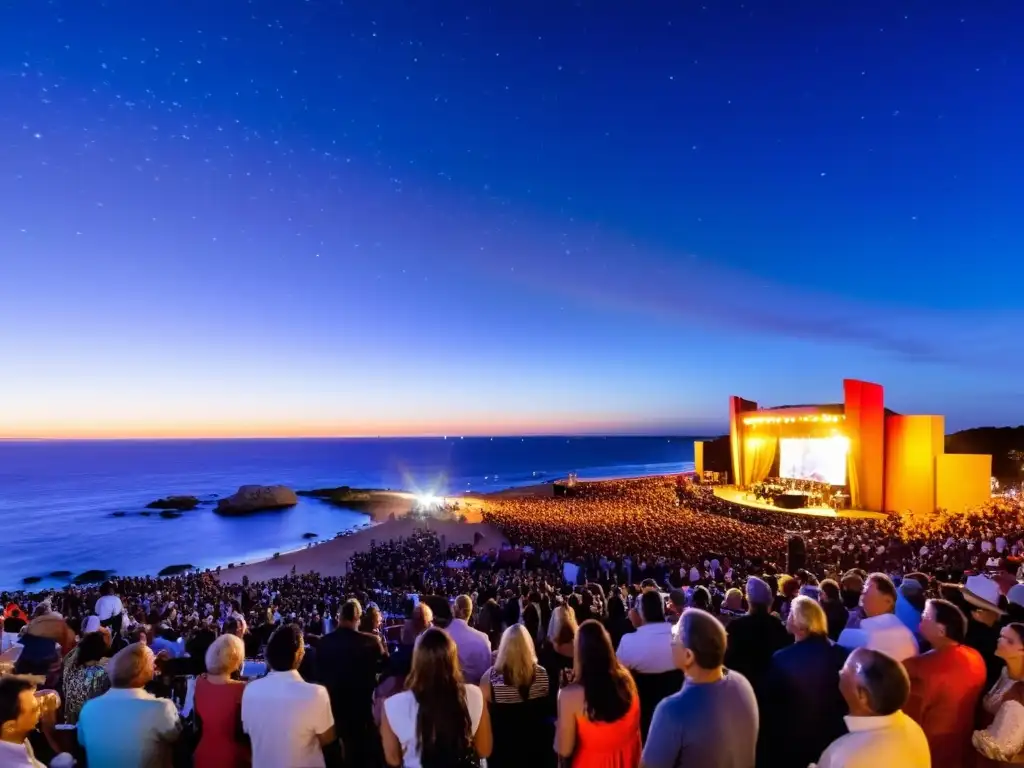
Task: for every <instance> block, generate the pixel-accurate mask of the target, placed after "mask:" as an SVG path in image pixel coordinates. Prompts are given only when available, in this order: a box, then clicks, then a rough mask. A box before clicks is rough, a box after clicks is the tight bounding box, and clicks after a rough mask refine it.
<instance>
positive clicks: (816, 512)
mask: <svg viewBox="0 0 1024 768" xmlns="http://www.w3.org/2000/svg"><path fill="white" fill-rule="evenodd" d="M715 496H717V497H718V498H720V499H722V500H723V501H731V502H732V503H733V504H739V505H740V506H741V507H749V508H750V509H762V510H764V511H765V512H781V513H783V514H786V515H810V516H812V517H846V518H860V519H869V520H884V519H885V518H886V517H888V515H885V514H883V513H882V512H867V511H865V510H863V509H844V510H842V511H840V512H836V511H835V510H834V509H832V508H831V507H826V506H824V505H822V506H819V507H801V508H800V509H784V508H782V507H776V506H775V505H774V504H769V503H768V502H766V501H757V500H755V499H754V495H753V494H751V493H747V492H746V491H743V490H740V489H739V488H736V487H735V486H731V485H719V486H716V487H715Z"/></svg>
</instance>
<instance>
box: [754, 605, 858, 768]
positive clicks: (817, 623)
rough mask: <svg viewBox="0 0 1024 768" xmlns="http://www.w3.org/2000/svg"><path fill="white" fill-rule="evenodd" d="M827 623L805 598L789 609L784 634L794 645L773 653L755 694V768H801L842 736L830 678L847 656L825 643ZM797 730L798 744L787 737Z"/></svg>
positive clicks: (842, 705)
mask: <svg viewBox="0 0 1024 768" xmlns="http://www.w3.org/2000/svg"><path fill="white" fill-rule="evenodd" d="M827 621H828V619H827V618H826V616H825V611H824V610H823V609H822V607H821V606H820V605H819V604H818V603H816V602H815V601H814V600H812V599H811V598H809V597H804V596H800V597H796V598H794V599H793V601H792V603H791V604H790V611H789V618H788V619H787V620H786V629H787V630H788V631H789V633H790V634H791V635H793V638H794V639H795V640H796V642H795V643H794V644H793V645H791V646H789V647H788V648H783V649H782V650H781V651H778V652H777V653H776V654H775V655H774V656H773V657H772V661H771V666H769V667H768V672H767V674H766V675H765V679H764V684H763V686H762V689H761V690H760V691H758V694H759V695H758V703H759V705H760V706H759V710H760V714H761V728H760V739H759V741H758V761H757V763H758V765H760V766H770V768H807V766H808V765H809V764H810V763H813V762H814V760H815V759H816V758H817V757H818V755H820V754H821V753H822V752H823V751H824V750H825V747H827V746H828V745H829V744H831V743H832V742H833V741H835V740H836V739H838V738H839V737H840V736H842V735H843V733H845V732H846V727H845V725H844V723H843V717H844V716H845V715H846V711H847V710H846V702H844V701H843V696H842V694H841V693H840V692H839V689H838V688H837V687H836V676H837V675H838V674H839V672H840V670H842V668H843V664H844V663H845V662H846V657H847V656H848V655H849V651H847V650H846V649H844V648H843V647H842V646H839V645H836V644H834V643H833V642H832V641H831V640H829V639H828V624H827ZM794 729H796V730H798V731H799V733H800V737H799V738H794V735H793V731H794Z"/></svg>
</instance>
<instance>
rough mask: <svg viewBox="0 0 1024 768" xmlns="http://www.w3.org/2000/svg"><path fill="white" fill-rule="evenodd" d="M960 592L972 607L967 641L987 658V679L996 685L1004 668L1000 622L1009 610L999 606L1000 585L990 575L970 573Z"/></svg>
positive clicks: (988, 683) (988, 682)
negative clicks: (1000, 644)
mask: <svg viewBox="0 0 1024 768" xmlns="http://www.w3.org/2000/svg"><path fill="white" fill-rule="evenodd" d="M960 594H961V596H962V597H963V599H964V601H965V602H966V603H967V605H968V607H969V608H970V611H971V612H970V614H968V622H967V639H966V640H965V641H964V644H965V645H969V646H970V647H971V648H973V649H974V650H976V651H977V652H978V653H980V654H981V658H983V659H984V660H985V668H986V676H985V683H986V685H988V686H992V685H993V684H995V682H996V680H997V679H998V678H999V674H1000V672H1002V668H1003V665H1002V662H1001V661H1000V660H999V658H998V655H997V654H996V646H997V644H998V643H999V622H1000V619H1002V617H1003V616H1004V615H1005V614H1006V611H1004V610H1003V609H1002V608H1000V607H999V598H1000V593H999V585H998V584H996V582H994V581H992V579H990V578H988V577H987V576H969V577H968V578H967V583H966V584H965V585H964V586H962V587H961V588H960Z"/></svg>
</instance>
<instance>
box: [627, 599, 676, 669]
mask: <svg viewBox="0 0 1024 768" xmlns="http://www.w3.org/2000/svg"><path fill="white" fill-rule="evenodd" d="M639 603H640V605H639V611H638V612H639V614H640V622H641V623H640V626H639V627H637V630H636V632H634V633H632V634H627V635H623V636H622V639H621V640H620V641H619V650H618V654H617V655H618V657H619V663H620V664H622V665H623V666H624V667H626V668H627V669H629V670H630V671H633V672H641V673H643V674H648V675H657V674H661V673H662V672H669V671H671V670H674V669H675V668H676V666H675V662H674V661H673V660H672V625H671V624H669V623H668V622H666V621H665V600H664V598H662V596H661V593H660V592H658V591H657V590H650V591H648V592H644V593H643V594H642V595H640V601H639Z"/></svg>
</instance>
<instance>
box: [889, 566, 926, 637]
mask: <svg viewBox="0 0 1024 768" xmlns="http://www.w3.org/2000/svg"><path fill="white" fill-rule="evenodd" d="M926 586H928V577H927V576H925V575H924V574H923V573H908V574H907V575H906V576H904V577H903V581H901V582H900V588H899V589H898V590H897V593H896V617H897V618H898V619H899V620H900V621H902V622H903V624H904V626H906V628H907V629H909V630H910V631H911V632H912V633H913V635H914V637H920V628H921V614H922V613H923V612H924V603H925V597H924V590H925V587H926Z"/></svg>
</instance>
